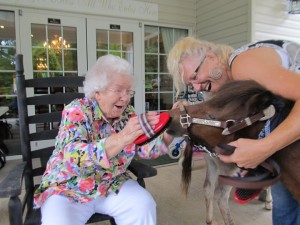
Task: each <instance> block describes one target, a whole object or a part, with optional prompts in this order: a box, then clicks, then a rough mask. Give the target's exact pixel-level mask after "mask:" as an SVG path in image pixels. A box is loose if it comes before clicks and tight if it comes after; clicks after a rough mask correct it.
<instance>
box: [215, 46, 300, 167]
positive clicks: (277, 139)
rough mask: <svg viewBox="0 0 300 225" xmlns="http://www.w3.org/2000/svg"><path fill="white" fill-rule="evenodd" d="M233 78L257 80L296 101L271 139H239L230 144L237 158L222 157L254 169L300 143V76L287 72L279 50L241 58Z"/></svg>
mask: <svg viewBox="0 0 300 225" xmlns="http://www.w3.org/2000/svg"><path fill="white" fill-rule="evenodd" d="M232 77H233V79H234V80H245V79H251V80H255V81H257V82H258V83H260V84H262V85H263V86H265V87H266V88H267V89H268V90H270V91H272V92H273V93H275V94H278V95H281V96H282V97H285V98H287V99H290V100H293V101H295V105H294V107H293V109H292V111H291V113H290V114H289V116H288V117H287V118H286V119H285V120H284V121H283V122H282V123H281V124H280V125H279V126H278V127H277V128H276V129H275V130H274V131H272V133H271V134H270V135H269V136H267V137H266V138H263V139H261V140H249V139H239V140H237V141H235V142H232V143H230V144H231V145H233V146H235V147H237V149H236V152H235V153H234V154H233V155H231V156H229V157H223V156H221V157H220V159H221V160H223V161H224V162H236V163H237V164H238V166H242V167H251V168H253V167H256V166H257V165H258V164H259V163H261V162H262V161H264V160H265V159H266V158H268V157H269V156H271V155H272V154H274V153H275V152H277V151H279V150H280V149H282V148H284V147H285V146H287V145H289V144H291V143H292V142H294V141H296V140H298V139H300V120H299V115H300V91H299V89H300V74H297V73H295V72H292V71H289V70H288V69H285V68H283V67H282V66H281V61H280V58H279V56H278V55H277V53H276V52H275V50H273V49H267V48H261V49H253V50H249V51H248V52H245V53H242V54H241V55H239V56H238V57H237V58H236V59H235V60H234V63H233V65H232ZM253 155H255V156H256V157H253Z"/></svg>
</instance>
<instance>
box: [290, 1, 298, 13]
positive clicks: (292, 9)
mask: <svg viewBox="0 0 300 225" xmlns="http://www.w3.org/2000/svg"><path fill="white" fill-rule="evenodd" d="M289 14H300V0H289Z"/></svg>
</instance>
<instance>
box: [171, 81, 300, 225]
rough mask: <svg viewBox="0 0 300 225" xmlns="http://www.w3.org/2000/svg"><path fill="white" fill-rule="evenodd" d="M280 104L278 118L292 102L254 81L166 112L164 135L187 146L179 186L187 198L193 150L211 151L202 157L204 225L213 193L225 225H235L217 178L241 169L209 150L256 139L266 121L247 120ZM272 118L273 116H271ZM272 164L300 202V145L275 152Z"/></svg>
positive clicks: (227, 191)
mask: <svg viewBox="0 0 300 225" xmlns="http://www.w3.org/2000/svg"><path fill="white" fill-rule="evenodd" d="M278 99H281V101H282V102H285V104H286V107H284V109H285V110H283V111H282V113H283V114H284V115H285V116H286V115H288V113H289V111H290V109H291V108H292V105H293V104H294V103H293V102H290V101H287V100H284V99H282V98H280V97H279V96H276V95H274V94H272V93H271V92H270V91H267V90H266V89H265V88H264V87H262V86H261V85H259V84H257V83H256V82H255V81H232V82H229V83H227V84H225V85H223V86H222V88H221V89H220V90H219V91H218V92H217V93H215V94H214V95H213V96H212V97H211V98H210V99H208V100H207V101H204V102H202V103H199V104H196V105H190V106H186V107H183V106H181V107H180V108H176V109H172V110H170V111H169V113H170V116H171V121H170V123H169V126H168V128H167V132H168V133H169V134H170V135H173V136H175V137H177V136H185V137H186V140H187V141H188V142H190V144H187V145H186V149H185V150H184V160H183V163H182V187H183V190H184V192H185V193H187V192H188V188H189V184H190V180H191V171H192V166H191V164H192V154H193V153H192V146H201V148H204V149H205V151H207V152H209V154H205V159H206V164H207V172H206V178H205V182H204V192H205V201H206V223H207V224H212V223H213V198H214V194H217V202H218V206H219V209H220V211H221V214H222V216H223V219H224V222H225V224H226V225H229V224H230V225H232V224H234V221H233V218H232V216H231V213H230V209H229V206H228V199H229V196H230V191H231V189H232V187H231V186H228V185H224V184H223V183H221V182H219V183H218V177H219V175H225V176H230V177H231V176H233V175H234V174H236V172H237V171H238V170H239V168H238V167H237V166H236V164H225V163H223V162H222V161H220V160H219V159H218V157H217V154H216V153H215V152H213V150H214V149H215V147H216V146H217V145H218V144H226V143H229V142H231V141H234V140H237V139H238V138H251V139H257V137H258V135H259V133H260V132H261V130H262V129H263V127H264V125H265V122H266V120H267V119H268V117H267V118H260V119H259V120H258V121H256V122H255V121H254V122H253V124H252V122H251V121H250V122H249V121H248V122H247V119H248V120H249V118H252V117H255V116H256V115H258V114H259V113H261V112H265V111H264V110H266V109H268V108H270V106H271V105H272V104H273V103H274V102H276V101H277V102H278ZM182 108H184V109H182ZM182 110H183V111H184V112H182ZM183 114H184V116H183ZM271 116H273V114H272V115H269V117H271ZM245 118H247V119H245ZM199 121H200V122H199ZM245 121H246V122H245ZM236 123H237V124H236ZM242 123H244V124H246V125H245V127H240V125H241V124H242ZM221 124H222V125H223V126H221ZM238 128H239V129H238ZM214 156H215V157H214ZM272 159H274V160H275V161H276V162H277V163H278V165H279V166H280V168H281V177H280V179H281V181H282V182H283V183H284V184H285V185H286V187H287V188H288V189H289V190H290V191H291V193H292V194H293V195H294V197H295V198H296V199H297V200H298V201H299V202H300V188H299V184H300V173H299V171H300V163H299V162H300V141H296V142H294V143H293V144H291V145H290V146H287V147H286V148H285V149H282V150H280V151H278V152H277V153H276V154H275V155H273V156H272Z"/></svg>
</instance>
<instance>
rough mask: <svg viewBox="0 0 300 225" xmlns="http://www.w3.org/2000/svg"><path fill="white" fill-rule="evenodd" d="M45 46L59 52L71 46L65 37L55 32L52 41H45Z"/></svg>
mask: <svg viewBox="0 0 300 225" xmlns="http://www.w3.org/2000/svg"><path fill="white" fill-rule="evenodd" d="M44 47H45V48H48V49H49V50H54V51H55V52H57V53H61V51H62V49H63V48H70V44H67V41H66V40H65V39H63V38H62V37H59V36H58V35H57V34H55V35H54V39H53V40H52V41H51V42H50V43H48V42H47V41H45V42H44Z"/></svg>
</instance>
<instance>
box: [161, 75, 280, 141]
mask: <svg viewBox="0 0 300 225" xmlns="http://www.w3.org/2000/svg"><path fill="white" fill-rule="evenodd" d="M273 100H274V95H273V94H272V93H271V92H269V91H267V90H266V89H265V88H264V87H262V86H261V85H259V84H257V83H256V82H255V81H232V82H229V83H227V84H226V85H223V87H222V88H221V89H220V90H219V91H218V92H217V93H216V94H214V95H213V96H212V97H211V98H210V99H209V100H207V101H204V102H202V103H199V104H196V105H189V106H186V107H184V108H181V109H180V108H176V109H172V110H170V111H169V114H170V116H171V121H170V124H169V126H168V128H167V133H169V134H170V135H173V136H182V135H184V134H187V135H189V136H190V138H191V139H192V141H193V142H199V141H200V140H201V141H204V142H206V143H207V144H208V145H210V146H215V145H216V144H218V143H220V142H223V141H224V140H227V142H228V141H231V140H233V139H234V138H235V139H236V138H239V137H243V136H245V137H247V138H257V135H258V132H259V131H260V130H261V128H262V125H263V123H264V120H265V119H266V118H259V119H258V120H257V121H255V122H257V123H255V124H254V125H253V126H250V125H252V124H247V126H244V127H241V128H240V129H234V132H232V131H230V130H231V129H233V127H234V126H239V124H241V123H249V121H244V120H245V119H246V120H247V119H248V118H251V117H252V116H254V115H257V114H259V113H262V115H263V114H265V113H266V111H264V110H266V109H268V107H269V106H270V105H272V101H273ZM187 117H188V118H187ZM185 122H186V123H185ZM259 124H260V126H258V125H259ZM257 126H258V127H257ZM255 127H256V129H254V128H255ZM228 137H230V138H228ZM228 139H229V140H228Z"/></svg>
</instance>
